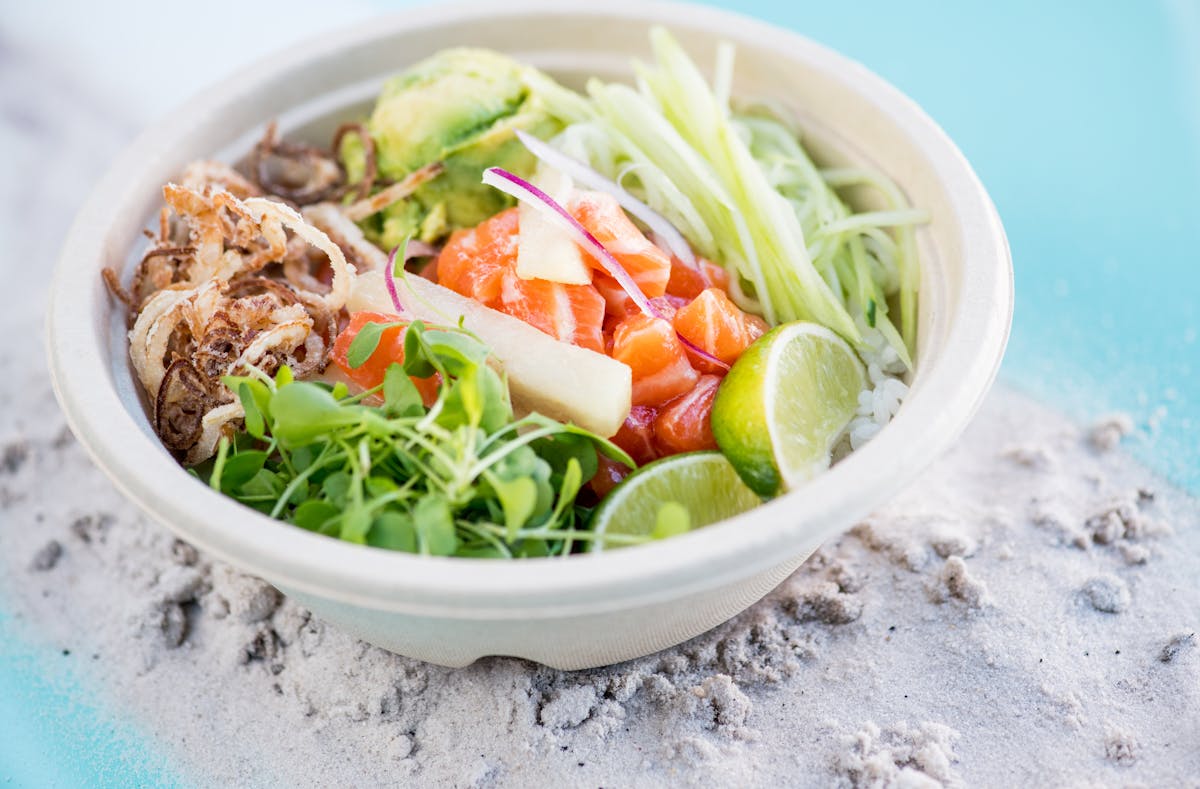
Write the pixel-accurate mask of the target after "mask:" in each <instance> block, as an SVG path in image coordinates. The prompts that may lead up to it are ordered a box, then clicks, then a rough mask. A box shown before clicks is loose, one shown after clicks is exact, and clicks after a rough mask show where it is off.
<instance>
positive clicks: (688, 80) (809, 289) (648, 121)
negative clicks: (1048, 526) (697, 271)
mask: <svg viewBox="0 0 1200 789" xmlns="http://www.w3.org/2000/svg"><path fill="white" fill-rule="evenodd" d="M651 41H652V44H653V49H654V54H655V63H654V65H646V64H638V65H637V88H636V89H635V88H631V87H628V86H626V85H620V84H609V83H603V82H600V81H599V80H592V81H591V82H590V83H589V84H588V91H587V92H588V97H587V99H584V98H583V97H580V96H578V95H577V94H574V93H572V92H570V91H568V90H566V89H564V88H558V89H557V90H555V89H554V88H553V87H550V86H544V87H539V90H540V92H541V93H542V95H543V97H544V98H545V99H546V101H547V104H548V105H549V106H550V107H551V109H552V111H553V112H554V113H555V114H556V115H558V116H559V117H561V118H563V119H564V120H565V121H567V122H568V123H569V125H568V127H567V128H566V129H565V130H564V131H563V133H562V134H561V135H560V136H559V137H558V138H557V139H556V140H555V145H556V146H557V147H559V148H560V149H562V150H563V151H564V152H566V153H568V154H570V155H571V156H574V157H575V158H577V159H581V160H583V161H586V162H588V163H589V164H590V165H591V166H592V167H593V168H595V169H596V170H598V171H599V172H601V173H603V174H604V175H606V176H608V177H610V178H612V179H613V180H616V181H618V182H622V183H623V184H624V185H625V186H627V187H628V188H629V189H630V190H631V191H633V192H635V193H636V194H637V195H638V196H639V197H641V198H642V199H644V200H645V202H646V203H647V204H649V205H650V207H651V208H653V209H654V210H656V211H658V212H659V213H661V214H663V215H664V216H665V217H667V218H668V219H669V220H670V221H671V222H672V223H673V224H674V225H675V226H676V227H677V228H679V230H680V231H681V232H682V233H683V235H684V236H685V237H686V238H687V239H688V240H689V241H690V242H691V243H692V244H693V245H694V246H695V247H696V249H697V250H698V251H699V252H700V253H701V254H703V255H704V256H705V257H708V258H710V259H713V260H716V261H717V262H720V263H722V264H723V265H725V266H726V268H729V269H730V270H731V273H735V274H736V275H737V276H735V277H734V278H733V279H734V282H733V283H732V287H731V295H732V296H733V297H734V298H735V300H736V301H737V302H738V304H739V306H741V307H742V308H743V309H746V310H749V311H753V312H757V313H759V314H761V315H762V316H763V317H764V318H766V319H767V321H768V322H769V323H771V324H772V325H774V324H778V323H783V322H788V321H793V320H813V321H816V322H818V323H821V324H823V325H825V326H828V327H829V328H831V329H833V330H834V331H836V332H837V333H839V334H841V335H842V336H843V337H845V338H846V339H847V340H849V341H851V342H853V343H857V344H860V345H861V344H862V342H863V333H864V331H865V330H866V329H868V328H877V329H879V331H880V332H881V333H882V334H883V335H884V337H885V338H886V339H887V340H888V343H889V344H890V345H891V346H892V347H893V348H894V349H895V350H896V352H897V354H898V355H899V357H900V358H901V360H903V361H904V363H905V365H906V366H908V367H911V351H912V349H913V348H914V344H915V339H916V293H917V288H918V284H919V283H918V269H917V263H916V248H915V241H914V239H913V233H912V225H914V224H918V223H921V222H923V221H925V219H926V217H925V215H924V214H923V213H922V212H919V211H914V210H912V209H910V208H908V207H907V204H906V203H905V201H904V198H903V195H902V194H901V193H900V190H899V189H898V188H897V187H896V186H895V185H894V184H892V183H891V182H890V181H889V180H887V179H886V178H885V177H884V176H882V175H881V174H878V173H871V172H867V171H859V170H837V171H830V172H821V171H819V170H818V169H817V167H816V166H815V165H814V164H813V162H812V161H811V159H809V157H808V155H807V154H806V153H805V152H804V149H803V148H802V147H801V145H800V143H799V141H798V140H797V136H796V133H795V131H794V130H793V129H791V128H790V127H789V126H788V124H786V123H785V122H784V121H782V120H780V118H779V117H778V116H775V115H772V114H769V113H765V112H762V111H758V112H755V113H739V112H734V111H733V110H732V109H731V108H730V103H729V89H730V85H731V82H732V69H733V50H732V48H731V47H729V46H723V47H721V48H720V49H719V51H718V57H717V74H716V79H715V85H716V87H715V89H714V88H710V87H709V85H708V84H707V83H706V81H705V80H704V77H703V76H702V75H701V73H700V71H699V70H698V69H697V67H696V65H695V64H694V63H693V62H692V61H691V60H690V59H689V58H688V56H687V54H686V53H685V52H684V51H683V49H682V48H681V47H680V46H679V44H678V43H677V42H676V41H675V40H674V39H673V38H672V37H671V36H670V34H669V33H667V32H666V31H665V30H663V29H661V28H658V29H655V30H654V31H652V33H651ZM849 186H869V187H872V188H873V189H874V190H875V191H877V192H878V193H879V194H880V195H882V197H883V199H884V201H885V203H886V206H887V207H886V210H883V211H872V212H867V213H854V212H853V211H851V209H850V208H849V207H848V206H847V205H846V203H845V202H844V201H843V200H842V199H841V198H840V197H839V195H838V194H837V191H836V190H838V189H841V188H844V187H849ZM889 229H890V231H891V232H889ZM892 310H898V312H899V321H898V323H899V325H898V326H897V322H896V321H894V320H893V318H892V316H891V312H892Z"/></svg>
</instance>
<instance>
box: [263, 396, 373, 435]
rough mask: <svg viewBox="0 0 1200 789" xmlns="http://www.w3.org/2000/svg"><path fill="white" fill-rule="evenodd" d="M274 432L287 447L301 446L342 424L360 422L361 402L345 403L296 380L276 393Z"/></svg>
mask: <svg viewBox="0 0 1200 789" xmlns="http://www.w3.org/2000/svg"><path fill="white" fill-rule="evenodd" d="M271 417H272V420H273V424H272V426H271V433H272V435H274V436H275V438H277V439H279V441H280V442H281V443H282V444H283V445H285V446H288V447H299V446H303V445H304V444H308V443H311V442H312V441H314V440H315V439H317V438H319V437H321V436H324V435H328V434H330V433H332V432H333V431H334V430H336V429H337V428H339V427H345V426H347V425H353V424H357V423H358V422H359V421H360V420H361V418H362V411H361V410H360V407H358V406H352V405H348V406H342V405H339V404H338V401H337V400H336V399H334V395H333V394H332V393H331V392H329V391H326V390H325V389H323V388H322V387H320V386H317V385H315V384H311V383H293V384H291V385H290V386H285V387H283V388H282V389H280V390H279V391H278V392H276V393H275V397H274V399H273V400H272V403H271Z"/></svg>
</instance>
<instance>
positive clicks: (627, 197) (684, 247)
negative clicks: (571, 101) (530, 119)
mask: <svg viewBox="0 0 1200 789" xmlns="http://www.w3.org/2000/svg"><path fill="white" fill-rule="evenodd" d="M517 139H519V140H520V141H521V144H522V145H524V146H525V147H526V148H528V149H529V152H530V153H532V154H533V155H534V156H536V157H537V158H538V159H541V160H542V161H543V162H545V163H546V164H548V165H550V166H551V167H553V168H554V169H555V170H558V171H559V172H560V173H562V174H564V175H567V176H570V177H571V178H572V179H574V180H576V181H578V182H579V183H581V184H583V185H584V186H586V187H588V188H589V189H595V190H597V191H600V192H606V193H607V194H610V195H612V196H613V197H615V198H616V199H617V202H618V203H620V204H621V207H622V208H624V209H625V210H626V211H628V212H629V213H631V214H633V215H634V216H636V217H637V218H638V219H640V220H642V221H643V222H645V223H646V226H647V227H649V228H650V232H651V233H652V234H653V235H654V236H657V237H658V239H659V240H661V242H662V243H659V241H655V244H656V245H658V246H660V247H664V248H666V249H667V250H668V251H670V252H671V254H673V255H674V256H675V257H677V258H679V262H681V263H683V264H684V265H685V266H687V267H688V268H690V269H694V270H696V271H700V273H701V274H702V275H703V273H704V272H703V271H702V270H701V269H700V264H699V263H698V262H697V260H696V256H695V255H694V254H693V253H692V247H691V245H690V244H688V242H687V239H685V238H684V237H683V234H682V233H680V232H679V231H678V230H677V229H676V228H675V226H674V225H672V224H671V223H670V222H669V221H667V218H666V217H664V216H663V215H662V214H660V213H658V212H657V211H655V210H654V209H653V208H651V207H650V206H648V205H646V204H645V203H643V202H642V201H641V200H639V199H637V198H636V197H634V196H633V195H632V194H630V193H629V191H628V190H627V189H625V187H623V186H621V185H620V184H619V183H617V182H616V181H612V180H610V179H608V178H605V177H604V176H603V175H601V174H600V173H598V172H596V171H595V170H593V169H592V168H591V167H589V166H587V165H586V164H584V163H583V162H581V161H579V160H578V159H575V158H572V157H570V156H567V155H566V154H565V153H563V152H562V151H560V150H558V149H557V148H554V147H552V146H550V145H547V144H546V143H544V142H542V141H541V140H539V139H538V138H537V137H534V136H533V135H532V134H529V133H528V132H524V131H521V130H520V129H517Z"/></svg>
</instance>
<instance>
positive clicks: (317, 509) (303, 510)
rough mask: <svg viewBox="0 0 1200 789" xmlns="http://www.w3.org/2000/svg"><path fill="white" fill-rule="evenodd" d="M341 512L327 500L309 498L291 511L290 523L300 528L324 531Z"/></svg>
mask: <svg viewBox="0 0 1200 789" xmlns="http://www.w3.org/2000/svg"><path fill="white" fill-rule="evenodd" d="M341 514H342V511H341V510H340V509H338V508H337V507H335V506H333V505H332V504H330V503H329V502H328V501H321V500H320V499H310V500H309V501H306V502H304V503H303V504H301V505H300V506H299V507H297V508H296V511H295V512H293V513H292V523H294V524H296V525H297V526H299V527H300V528H302V529H308V530H309V531H315V532H321V533H325V532H326V531H327V529H328V526H329V525H330V524H331V523H332V522H333V521H334V520H335V519H336V518H338V517H339V516H340V515H341Z"/></svg>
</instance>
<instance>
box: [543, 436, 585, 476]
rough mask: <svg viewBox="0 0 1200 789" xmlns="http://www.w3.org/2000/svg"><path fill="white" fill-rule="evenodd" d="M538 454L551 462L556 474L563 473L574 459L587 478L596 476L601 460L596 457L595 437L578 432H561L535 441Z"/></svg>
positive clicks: (581, 472)
mask: <svg viewBox="0 0 1200 789" xmlns="http://www.w3.org/2000/svg"><path fill="white" fill-rule="evenodd" d="M533 448H534V450H536V451H537V453H538V455H539V456H540V457H542V458H544V459H545V460H546V461H547V462H549V463H550V466H551V467H552V468H553V469H554V471H555V473H556V474H559V475H561V474H563V473H565V472H566V470H567V466H568V465H570V463H571V461H572V460H574V461H575V462H576V464H578V465H579V472H580V474H581V475H582V476H583V478H584V479H585V480H588V479H591V478H592V477H594V476H596V471H597V470H598V469H599V468H600V461H599V460H598V459H597V457H596V445H595V443H594V441H593V439H592V438H591V437H589V436H586V435H580V434H578V433H559V434H557V435H553V436H547V437H546V438H543V439H539V440H538V441H535V442H534V443H533Z"/></svg>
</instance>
